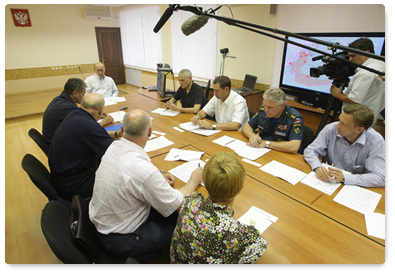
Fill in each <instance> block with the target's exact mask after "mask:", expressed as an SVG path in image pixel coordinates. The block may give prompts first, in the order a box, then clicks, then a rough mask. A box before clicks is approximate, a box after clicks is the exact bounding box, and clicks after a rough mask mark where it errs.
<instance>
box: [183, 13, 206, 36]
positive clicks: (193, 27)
mask: <svg viewBox="0 0 395 273" xmlns="http://www.w3.org/2000/svg"><path fill="white" fill-rule="evenodd" d="M207 21H208V17H207V16H204V15H193V16H191V17H190V18H188V19H187V20H185V22H184V23H183V24H182V26H181V30H182V33H184V35H185V36H188V35H189V34H192V33H194V32H196V31H198V30H199V29H201V28H202V27H203V26H204V25H205V24H207Z"/></svg>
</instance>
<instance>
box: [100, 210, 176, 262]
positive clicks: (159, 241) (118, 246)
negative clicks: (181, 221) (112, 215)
mask: <svg viewBox="0 0 395 273" xmlns="http://www.w3.org/2000/svg"><path fill="white" fill-rule="evenodd" d="M177 218H178V213H177V212H174V213H173V214H171V215H170V216H169V217H167V218H165V217H163V216H162V215H160V214H159V213H158V212H157V211H156V210H154V209H153V208H151V212H150V216H149V217H148V219H147V221H146V222H145V223H143V224H142V225H141V226H140V227H139V228H137V229H136V230H135V231H134V232H133V233H130V234H115V233H111V234H108V235H104V234H101V233H99V232H97V234H98V238H99V241H100V243H101V244H102V246H103V248H104V250H105V252H106V253H108V254H110V255H112V256H118V257H133V256H139V255H143V254H146V253H150V252H155V251H158V250H161V249H164V248H169V247H170V244H171V239H172V236H173V231H174V228H175V226H176V223H177Z"/></svg>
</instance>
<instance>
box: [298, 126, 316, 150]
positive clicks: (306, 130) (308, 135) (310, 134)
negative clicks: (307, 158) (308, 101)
mask: <svg viewBox="0 0 395 273" xmlns="http://www.w3.org/2000/svg"><path fill="white" fill-rule="evenodd" d="M314 139H315V134H314V131H313V129H311V128H310V127H308V126H306V125H303V140H302V144H301V146H302V151H301V152H302V154H303V151H304V149H305V148H306V147H307V146H309V145H310V143H311V142H313V140H314Z"/></svg>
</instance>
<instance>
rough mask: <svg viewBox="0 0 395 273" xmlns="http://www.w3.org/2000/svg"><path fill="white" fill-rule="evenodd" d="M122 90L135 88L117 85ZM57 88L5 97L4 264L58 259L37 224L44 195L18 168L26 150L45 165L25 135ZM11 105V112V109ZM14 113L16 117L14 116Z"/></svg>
mask: <svg viewBox="0 0 395 273" xmlns="http://www.w3.org/2000/svg"><path fill="white" fill-rule="evenodd" d="M118 88H119V89H120V90H122V91H124V92H127V93H131V92H136V91H137V90H138V88H137V87H134V86H130V85H122V86H118ZM60 91H61V90H54V91H46V92H41V93H40V92H38V93H40V94H37V93H36V94H20V95H12V98H10V96H7V97H6V100H5V107H6V109H8V110H10V111H9V112H7V111H6V112H7V113H8V114H9V115H8V118H7V114H6V118H5V126H4V129H5V130H4V136H5V149H4V154H5V163H4V164H5V165H4V168H5V200H4V201H5V202H4V204H5V210H4V211H5V247H4V251H5V255H4V258H5V262H6V263H7V264H58V263H61V262H60V261H59V260H58V258H57V257H56V256H55V255H54V254H53V252H52V250H51V249H50V248H49V246H48V244H47V242H46V240H45V238H44V236H43V234H42V231H41V226H40V218H41V211H42V209H43V208H44V206H45V204H46V203H47V202H48V200H47V198H46V197H45V195H44V194H43V193H41V191H40V190H39V189H38V188H37V187H36V186H35V185H34V184H33V183H32V182H31V180H30V178H29V176H28V175H27V174H26V172H25V171H24V170H23V169H22V166H21V162H22V158H23V157H24V156H25V154H27V153H30V154H32V155H34V156H35V157H36V158H37V159H39V160H40V161H41V162H42V163H43V164H44V165H45V166H46V167H47V168H48V159H47V157H46V156H45V154H44V153H43V152H42V151H41V150H40V148H39V147H38V146H37V144H36V143H35V142H34V141H33V140H32V139H31V138H30V137H29V136H28V131H29V129H30V128H36V129H37V130H38V131H40V132H41V129H42V113H43V112H44V110H45V108H46V106H47V105H48V103H49V102H50V101H51V100H52V98H53V97H55V96H57V95H58V94H59V93H60ZM11 109H12V111H13V112H11ZM17 117H18V118H17Z"/></svg>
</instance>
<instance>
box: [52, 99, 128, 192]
mask: <svg viewBox="0 0 395 273" xmlns="http://www.w3.org/2000/svg"><path fill="white" fill-rule="evenodd" d="M103 107H104V99H103V97H102V96H101V95H99V94H97V93H90V94H87V95H85V96H84V97H83V99H82V101H81V108H79V109H77V110H75V111H72V112H71V113H70V114H69V115H68V116H67V117H66V118H65V119H64V120H63V122H62V123H61V124H60V126H59V128H58V129H57V130H56V132H55V135H54V137H53V139H52V144H51V147H50V151H49V157H48V162H49V167H50V169H51V183H52V185H53V186H54V188H55V189H56V191H57V192H58V194H59V196H60V197H62V198H64V199H71V198H72V197H73V196H74V195H76V194H79V195H81V196H82V197H84V198H88V197H91V196H92V191H93V183H94V180H95V172H96V169H97V167H98V166H99V163H100V160H101V157H102V156H103V154H104V152H105V151H106V150H107V148H108V146H109V145H110V144H111V143H112V142H113V140H114V138H117V137H121V135H120V134H122V133H120V134H118V131H116V132H107V131H106V130H105V129H104V128H103V127H101V126H100V124H99V123H98V122H97V120H99V119H100V117H101V116H102V113H103Z"/></svg>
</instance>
